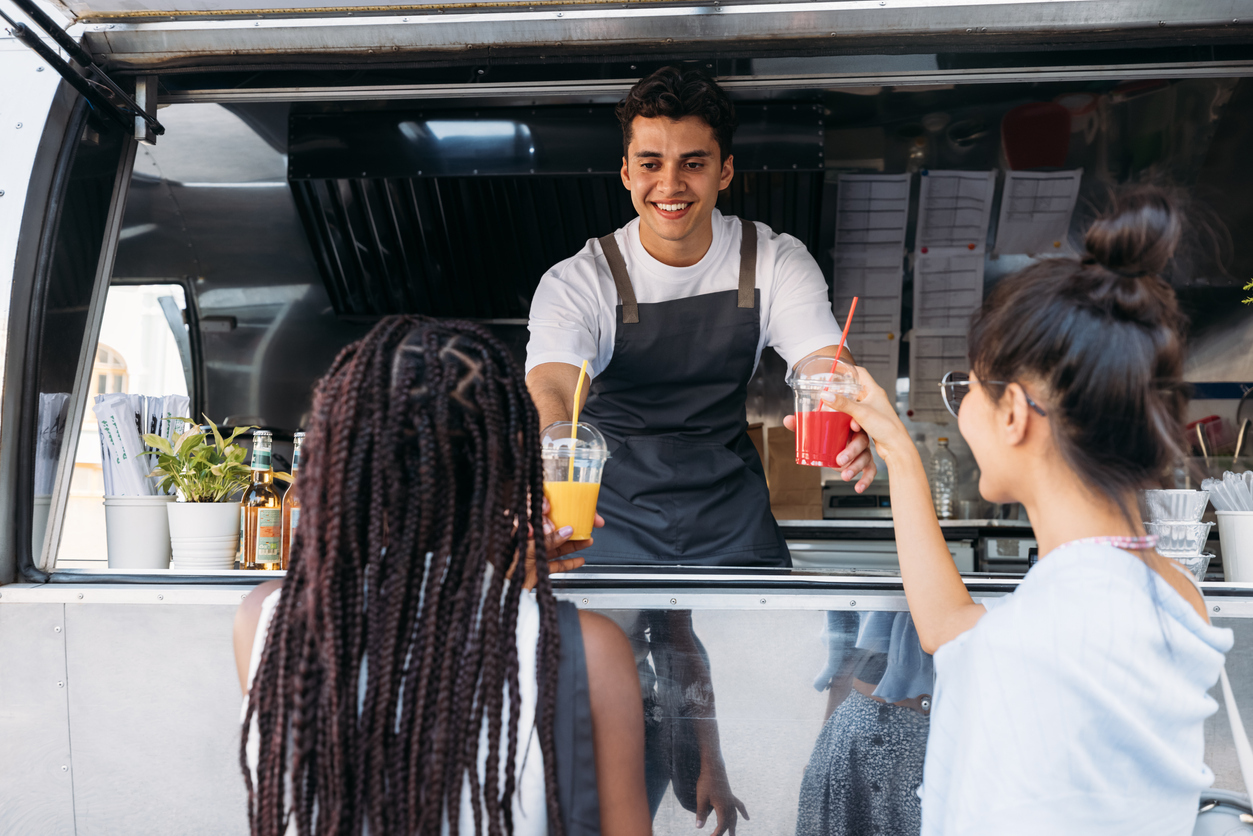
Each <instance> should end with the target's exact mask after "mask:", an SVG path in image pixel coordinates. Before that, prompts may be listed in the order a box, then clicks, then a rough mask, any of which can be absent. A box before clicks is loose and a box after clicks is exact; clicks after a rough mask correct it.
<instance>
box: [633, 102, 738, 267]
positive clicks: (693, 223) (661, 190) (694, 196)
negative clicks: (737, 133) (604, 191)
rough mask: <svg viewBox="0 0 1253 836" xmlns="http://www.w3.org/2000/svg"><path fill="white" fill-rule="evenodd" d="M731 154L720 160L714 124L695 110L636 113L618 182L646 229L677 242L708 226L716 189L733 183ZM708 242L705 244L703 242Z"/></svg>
mask: <svg viewBox="0 0 1253 836" xmlns="http://www.w3.org/2000/svg"><path fill="white" fill-rule="evenodd" d="M734 173H735V168H734V166H733V165H732V157H730V156H728V157H727V158H726V160H724V161H721V162H720V161H719V150H718V140H717V139H716V138H715V137H714V132H713V128H711V127H709V124H708V123H707V122H706V121H705V120H704V119H701V118H700V117H699V116H685V117H683V118H682V119H678V120H674V119H667V118H665V117H657V118H653V119H646V118H644V117H643V116H637V117H635V121H634V122H632V123H631V144H630V146H629V147H628V148H627V156H626V157H624V158H623V160H622V184H623V185H624V186H626V187H627V188H628V189H630V191H631V203H633V204H634V205H635V211H636V212H639V214H640V221H641V222H642V223H643V224H644V225H645V227H647V230H648V231H649V232H651V233H652V234H653V235H655V236H656V237H657V238H661V239H663V240H665V241H669V242H674V243H679V242H682V241H684V239H687V238H690V237H697V238H699V237H703V236H704V235H706V234H710V233H711V232H712V228H711V227H710V226H709V218H710V216H711V215H712V214H713V211H714V206H715V204H716V203H717V202H718V192H720V191H721V190H722V189H725V188H726V187H727V186H729V185H730V184H731V176H732V175H733V174H734ZM706 246H708V244H706Z"/></svg>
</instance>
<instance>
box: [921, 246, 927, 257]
mask: <svg viewBox="0 0 1253 836" xmlns="http://www.w3.org/2000/svg"><path fill="white" fill-rule="evenodd" d="M922 254H923V255H926V254H927V248H926V247H923V248H922Z"/></svg>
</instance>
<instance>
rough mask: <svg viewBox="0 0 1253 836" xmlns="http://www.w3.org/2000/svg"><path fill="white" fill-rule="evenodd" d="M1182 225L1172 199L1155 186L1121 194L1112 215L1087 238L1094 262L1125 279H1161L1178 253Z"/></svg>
mask: <svg viewBox="0 0 1253 836" xmlns="http://www.w3.org/2000/svg"><path fill="white" fill-rule="evenodd" d="M1182 227H1183V224H1182V221H1181V220H1180V217H1179V213H1178V212H1177V211H1176V210H1175V208H1174V206H1173V204H1172V203H1171V201H1170V198H1168V197H1167V196H1166V193H1165V192H1163V191H1162V190H1161V189H1158V188H1156V187H1153V186H1138V187H1134V188H1131V189H1125V190H1122V191H1119V192H1117V193H1116V194H1115V196H1114V203H1113V206H1112V207H1111V208H1110V211H1109V212H1107V213H1105V214H1104V215H1102V216H1101V217H1099V218H1097V219H1096V221H1095V222H1094V223H1093V224H1092V226H1091V227H1090V228H1089V229H1088V232H1087V235H1085V236H1084V241H1083V243H1084V247H1085V248H1086V249H1087V251H1088V254H1089V255H1090V256H1091V258H1092V260H1094V261H1096V262H1097V263H1098V264H1100V265H1101V266H1103V267H1105V268H1106V269H1107V270H1110V271H1112V272H1114V273H1117V274H1119V275H1121V276H1160V275H1161V274H1162V271H1163V270H1165V269H1166V265H1167V264H1168V263H1169V262H1170V259H1171V256H1173V255H1174V253H1175V247H1176V246H1177V245H1178V244H1179V238H1180V235H1181V233H1182Z"/></svg>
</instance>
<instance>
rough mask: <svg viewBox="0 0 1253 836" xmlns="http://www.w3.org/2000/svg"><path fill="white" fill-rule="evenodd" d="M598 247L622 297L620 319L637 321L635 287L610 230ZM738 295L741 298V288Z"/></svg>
mask: <svg viewBox="0 0 1253 836" xmlns="http://www.w3.org/2000/svg"><path fill="white" fill-rule="evenodd" d="M754 243H756V242H754ZM600 249H601V252H603V253H604V254H605V261H607V262H609V272H610V273H612V274H613V283H614V285H615V286H616V287H617V288H618V296H620V297H622V321H623V322H624V323H626V322H639V321H640V306H639V305H637V304H636V303H635V289H634V288H632V287H631V277H630V276H628V275H627V267H626V261H624V260H623V258H622V250H620V249H618V242H617V241H616V240H614V237H613V233H612V232H611V233H609V234H608V235H606V236H605V237H604V238H601V239H600ZM741 281H742V280H741ZM740 295H741V298H742V297H743V291H742V290H741V291H740Z"/></svg>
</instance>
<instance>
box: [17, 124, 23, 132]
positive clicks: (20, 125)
mask: <svg viewBox="0 0 1253 836" xmlns="http://www.w3.org/2000/svg"><path fill="white" fill-rule="evenodd" d="M17 129H18V130H19V131H20V130H21V129H22V123H21V122H18V123H17Z"/></svg>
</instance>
